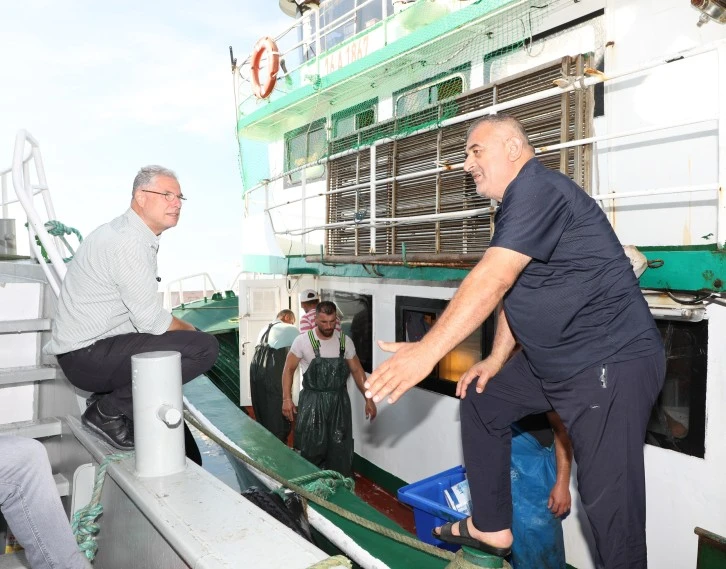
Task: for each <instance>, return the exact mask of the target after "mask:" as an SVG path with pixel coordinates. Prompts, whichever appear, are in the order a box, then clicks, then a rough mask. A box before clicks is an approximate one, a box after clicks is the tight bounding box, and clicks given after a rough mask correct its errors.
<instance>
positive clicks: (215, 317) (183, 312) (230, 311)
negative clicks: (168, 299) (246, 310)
mask: <svg viewBox="0 0 726 569" xmlns="http://www.w3.org/2000/svg"><path fill="white" fill-rule="evenodd" d="M172 314H173V315H174V316H176V317H177V318H179V319H180V320H184V321H185V322H189V323H190V324H192V325H194V326H196V327H197V328H199V329H200V330H202V331H203V332H208V333H209V334H214V336H215V337H216V338H217V341H218V342H219V356H217V361H216V362H215V363H214V366H213V367H212V369H210V370H209V371H208V372H207V376H208V377H209V379H210V380H211V381H212V382H213V383H214V385H216V386H217V388H219V390H220V391H222V393H224V394H225V395H226V396H227V397H228V398H229V400H230V401H231V402H232V403H234V404H235V405H236V406H238V407H239V316H238V314H239V299H238V298H237V297H236V296H235V295H234V293H233V292H232V291H227V292H226V293H225V294H224V296H223V295H222V294H221V293H215V294H214V295H213V297H212V298H204V299H200V300H195V301H193V302H189V303H186V304H183V305H181V306H178V307H176V308H175V309H173V310H172Z"/></svg>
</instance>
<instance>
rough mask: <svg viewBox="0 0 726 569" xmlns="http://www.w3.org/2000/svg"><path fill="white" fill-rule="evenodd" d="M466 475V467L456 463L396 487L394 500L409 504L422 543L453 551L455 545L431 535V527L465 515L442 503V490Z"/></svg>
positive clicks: (456, 547)
mask: <svg viewBox="0 0 726 569" xmlns="http://www.w3.org/2000/svg"><path fill="white" fill-rule="evenodd" d="M465 478H466V469H465V468H464V467H463V466H457V467H455V468H451V469H449V470H445V471H444V472H441V473H439V474H435V475H433V476H429V477H428V478H424V479H423V480H420V481H418V482H414V483H413V484H409V485H408V486H403V487H402V488H400V489H399V490H398V499H399V500H400V501H401V502H403V503H404V504H408V505H409V506H413V517H414V521H415V522H416V535H417V536H418V538H419V539H420V540H421V541H423V542H424V543H430V544H431V545H435V546H437V547H441V548H443V549H448V550H450V551H456V550H458V549H460V546H458V545H451V544H448V543H444V542H443V541H441V540H440V539H436V538H435V537H434V536H433V535H431V530H432V529H434V528H436V527H439V526H440V525H443V524H445V523H446V522H455V521H458V520H463V519H464V518H466V515H464V514H462V513H461V512H457V511H456V510H452V509H451V508H449V507H448V505H447V504H446V498H445V497H444V490H447V489H449V488H451V487H452V486H453V485H454V484H456V483H457V482H461V481H462V480H464V479H465Z"/></svg>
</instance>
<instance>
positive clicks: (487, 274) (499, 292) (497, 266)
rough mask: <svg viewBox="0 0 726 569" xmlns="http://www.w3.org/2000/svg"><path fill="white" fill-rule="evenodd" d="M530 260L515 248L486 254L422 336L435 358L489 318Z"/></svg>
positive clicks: (449, 349)
mask: <svg viewBox="0 0 726 569" xmlns="http://www.w3.org/2000/svg"><path fill="white" fill-rule="evenodd" d="M528 262H529V257H525V256H524V255H520V254H519V253H515V252H513V251H504V252H503V251H502V250H499V251H494V250H492V249H490V250H488V251H487V252H486V253H485V254H484V258H482V260H481V261H480V262H479V263H478V264H477V265H476V266H475V267H474V268H473V269H472V270H471V272H470V273H469V274H468V275H467V277H466V278H465V279H464V280H463V282H462V283H461V286H460V287H459V289H458V290H457V291H456V294H455V295H454V297H453V298H452V299H451V302H449V306H448V307H447V308H446V310H445V311H444V312H443V314H442V315H441V317H440V318H439V319H438V320H437V322H436V324H435V325H434V327H433V328H432V329H431V330H430V331H429V332H428V333H427V334H426V335H425V336H424V337H423V339H422V340H421V343H422V344H423V345H425V347H426V351H427V353H429V354H431V356H432V359H434V360H435V361H439V360H440V359H441V358H442V357H444V356H445V355H446V354H448V353H449V352H450V351H451V350H453V349H454V348H455V347H456V346H457V345H459V344H460V343H461V342H462V341H464V340H465V339H466V338H467V337H469V336H470V335H471V334H472V332H474V330H476V329H477V328H478V327H479V326H480V325H481V323H482V322H484V320H486V318H487V317H488V316H489V315H490V314H491V313H492V312H493V311H494V310H495V309H496V307H497V305H498V304H499V303H500V302H501V300H502V298H504V294H505V293H506V292H507V290H509V288H510V287H511V286H512V284H513V283H514V281H515V280H516V278H517V276H518V275H519V273H520V272H521V271H522V269H523V268H524V267H525V266H526V264H527V263H528ZM508 328H509V327H508V326H507V329H508ZM509 335H510V336H511V332H509ZM502 346H503V347H506V344H504V343H503V344H502ZM510 351H511V350H510Z"/></svg>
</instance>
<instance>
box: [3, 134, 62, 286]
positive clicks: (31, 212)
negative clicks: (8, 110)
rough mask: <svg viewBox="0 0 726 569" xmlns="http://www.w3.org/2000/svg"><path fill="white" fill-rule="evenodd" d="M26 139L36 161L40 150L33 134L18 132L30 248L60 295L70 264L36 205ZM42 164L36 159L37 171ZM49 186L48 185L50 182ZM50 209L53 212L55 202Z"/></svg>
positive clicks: (18, 188)
mask: <svg viewBox="0 0 726 569" xmlns="http://www.w3.org/2000/svg"><path fill="white" fill-rule="evenodd" d="M26 142H27V143H28V144H30V146H31V148H32V149H33V150H32V153H31V156H32V157H33V159H34V160H35V159H36V156H37V155H39V151H37V148H38V143H37V141H36V140H35V139H34V138H33V137H32V136H31V135H30V133H28V132H26V131H25V130H21V131H20V132H18V135H17V136H16V138H15V151H14V154H13V186H14V187H15V193H16V195H17V197H18V201H19V202H20V204H21V205H22V206H23V209H24V210H25V214H26V216H27V217H28V224H29V226H30V227H29V231H28V234H29V237H30V250H31V251H32V252H34V253H35V255H36V256H37V259H38V262H39V263H40V265H41V267H42V268H43V272H44V273H45V275H46V277H47V278H48V284H49V285H50V286H51V288H52V289H53V291H54V292H55V294H56V295H59V294H60V283H61V281H62V280H63V277H65V275H66V266H65V263H64V262H63V257H61V255H60V253H59V250H58V248H57V247H56V242H55V240H53V239H52V238H51V236H50V234H49V233H48V232H47V231H46V229H45V226H44V225H43V222H42V221H41V219H40V217H39V216H38V212H37V211H36V209H35V205H34V204H33V187H32V184H31V182H30V167H29V159H28V160H25V159H24V158H23V152H24V150H25V144H26ZM42 167H43V166H42V162H41V163H40V165H38V163H37V162H36V172H39V171H40V170H42ZM43 178H45V175H43ZM45 187H46V188H47V185H46V186H45ZM49 200H50V196H48V199H47V200H46V209H47V206H48V203H49ZM50 211H52V205H51V210H50ZM35 235H37V236H38V239H40V242H41V243H42V245H43V247H44V248H45V251H46V253H47V255H48V258H49V259H50V261H51V264H52V265H53V268H54V270H55V273H56V275H57V277H56V276H54V275H53V274H52V273H51V271H50V269H49V267H48V264H47V263H46V262H45V259H44V258H43V256H42V255H41V254H40V248H39V247H38V246H37V245H36V243H35V239H34V237H35Z"/></svg>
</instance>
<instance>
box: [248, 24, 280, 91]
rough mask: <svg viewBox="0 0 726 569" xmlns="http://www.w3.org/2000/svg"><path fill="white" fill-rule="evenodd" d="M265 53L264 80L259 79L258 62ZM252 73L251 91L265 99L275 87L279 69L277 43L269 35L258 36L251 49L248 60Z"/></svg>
mask: <svg viewBox="0 0 726 569" xmlns="http://www.w3.org/2000/svg"><path fill="white" fill-rule="evenodd" d="M264 54H267V76H266V77H265V78H264V81H261V80H260V63H261V62H262V56H263V55H264ZM250 69H251V75H252V92H253V93H254V94H255V97H257V98H258V99H266V98H267V97H269V96H270V93H272V90H273V89H274V88H275V82H276V81H277V72H278V70H279V69H280V53H279V52H278V51H277V44H276V43H275V40H273V39H272V38H271V37H269V36H265V37H264V38H260V39H259V40H258V41H257V43H256V44H255V47H254V49H253V50H252V57H251V61H250Z"/></svg>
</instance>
